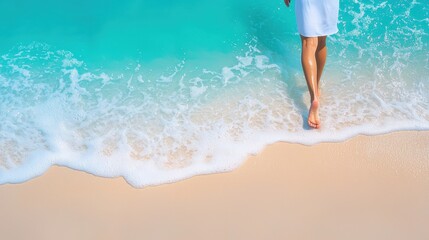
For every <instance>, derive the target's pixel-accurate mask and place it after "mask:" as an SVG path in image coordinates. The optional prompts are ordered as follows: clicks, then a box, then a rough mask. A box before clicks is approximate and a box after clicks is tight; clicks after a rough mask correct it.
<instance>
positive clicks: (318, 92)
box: [317, 88, 322, 98]
mask: <svg viewBox="0 0 429 240" xmlns="http://www.w3.org/2000/svg"><path fill="white" fill-rule="evenodd" d="M321 95H322V90H320V88H319V89H317V97H318V98H320V96H321Z"/></svg>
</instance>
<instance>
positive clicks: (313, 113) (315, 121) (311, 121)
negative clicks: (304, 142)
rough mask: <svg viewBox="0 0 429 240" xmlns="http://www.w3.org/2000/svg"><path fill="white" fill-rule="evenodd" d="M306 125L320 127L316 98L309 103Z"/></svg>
mask: <svg viewBox="0 0 429 240" xmlns="http://www.w3.org/2000/svg"><path fill="white" fill-rule="evenodd" d="M308 125H309V126H310V127H312V128H320V119H319V101H318V100H314V101H313V102H312V103H311V106H310V110H309V111H308Z"/></svg>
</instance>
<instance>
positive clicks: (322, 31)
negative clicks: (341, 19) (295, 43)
mask: <svg viewBox="0 0 429 240" xmlns="http://www.w3.org/2000/svg"><path fill="white" fill-rule="evenodd" d="M339 5H340V3H339V0H296V2H295V13H296V23H297V25H298V32H299V33H300V34H301V35H302V36H305V37H318V36H326V35H331V34H334V33H336V32H338V27H337V23H338V11H339Z"/></svg>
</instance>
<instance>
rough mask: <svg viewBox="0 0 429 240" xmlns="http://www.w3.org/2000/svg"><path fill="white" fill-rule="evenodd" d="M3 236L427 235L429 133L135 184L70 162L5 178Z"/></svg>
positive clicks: (292, 148) (276, 150) (268, 155)
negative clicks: (25, 177) (26, 177)
mask: <svg viewBox="0 0 429 240" xmlns="http://www.w3.org/2000/svg"><path fill="white" fill-rule="evenodd" d="M0 214H1V220H0V239H5V240H6V239H7V240H8V239H43V240H50V239H62V240H63V239H78V240H84V239H103V240H108V239H157V240H158V239H187V240H192V239H204V240H206V239H222V240H223V239H239V240H241V239H243V240H244V239H245V240H248V239H330V240H332V239H346V240H350V239H374V240H381V239H389V240H392V239H401V240H402V239H407V240H408V239H422V240H423V239H429V132H396V133H391V134H387V135H380V136H370V137H368V136H358V137H355V138H353V139H351V140H349V141H346V142H342V143H323V144H318V145H315V146H311V147H308V146H303V145H298V144H288V143H276V144H273V145H271V146H268V147H267V148H266V149H265V150H264V151H263V152H262V153H260V154H258V155H257V156H252V157H249V159H248V160H247V161H246V163H245V164H244V165H243V166H241V167H240V168H239V169H236V170H235V171H232V172H230V173H222V174H213V175H204V176H197V177H193V178H190V179H187V180H184V181H180V182H177V183H172V184H166V185H161V186H155V187H148V188H144V189H135V188H132V187H131V186H129V185H128V184H126V183H125V181H124V180H123V179H107V178H100V177H94V176H93V175H90V174H87V173H84V172H78V171H74V170H71V169H67V168H63V167H52V168H51V169H50V170H49V171H48V172H47V173H46V174H44V175H43V176H41V177H38V178H36V179H33V180H31V181H28V182H26V183H23V184H16V185H3V186H0Z"/></svg>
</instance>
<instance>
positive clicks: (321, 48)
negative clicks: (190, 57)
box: [316, 36, 328, 97]
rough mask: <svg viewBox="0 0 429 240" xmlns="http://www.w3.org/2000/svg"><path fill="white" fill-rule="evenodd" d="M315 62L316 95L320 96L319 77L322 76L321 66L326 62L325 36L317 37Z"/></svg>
mask: <svg viewBox="0 0 429 240" xmlns="http://www.w3.org/2000/svg"><path fill="white" fill-rule="evenodd" d="M317 40H318V43H317V49H316V63H317V87H318V88H317V96H318V97H320V95H321V94H320V78H321V77H322V73H323V68H324V67H325V63H326V55H327V52H328V49H327V47H326V36H322V37H318V38H317Z"/></svg>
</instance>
